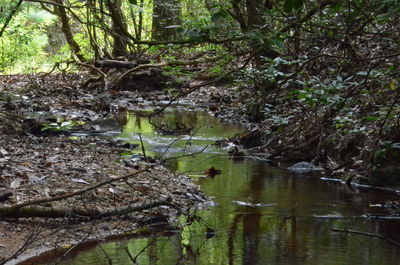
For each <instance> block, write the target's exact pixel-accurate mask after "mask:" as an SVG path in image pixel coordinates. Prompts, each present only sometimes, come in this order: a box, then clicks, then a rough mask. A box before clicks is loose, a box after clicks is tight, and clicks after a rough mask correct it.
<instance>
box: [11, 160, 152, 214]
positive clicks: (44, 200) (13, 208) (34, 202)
mask: <svg viewBox="0 0 400 265" xmlns="http://www.w3.org/2000/svg"><path fill="white" fill-rule="evenodd" d="M153 166H155V165H153ZM148 170H149V167H147V168H145V169H143V170H139V171H136V172H133V173H130V174H127V175H124V176H121V177H118V178H110V179H109V180H105V181H102V182H100V183H97V184H95V185H92V186H89V187H87V188H84V189H81V190H77V191H74V192H71V193H65V194H61V195H59V196H55V197H50V198H40V199H36V200H31V201H26V202H22V203H18V204H15V205H12V206H10V207H9V210H10V211H16V210H18V209H20V208H22V207H26V206H30V205H37V204H41V203H47V202H55V201H61V200H64V199H67V198H70V197H74V196H76V195H80V194H83V193H85V192H88V191H91V190H94V189H96V188H98V187H101V186H104V185H106V184H109V183H112V182H115V181H118V180H123V179H127V178H130V177H133V176H136V175H139V174H141V173H144V172H146V171H148Z"/></svg>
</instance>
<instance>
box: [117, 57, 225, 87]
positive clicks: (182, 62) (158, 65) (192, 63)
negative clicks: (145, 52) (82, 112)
mask: <svg viewBox="0 0 400 265" xmlns="http://www.w3.org/2000/svg"><path fill="white" fill-rule="evenodd" d="M218 59H220V57H211V58H199V59H195V60H189V61H179V60H176V61H169V62H164V63H157V64H141V65H138V66H136V67H134V68H132V69H130V70H128V71H126V72H125V73H123V74H121V75H120V76H119V77H118V78H117V79H116V80H115V82H114V84H113V86H114V87H118V85H119V84H120V83H121V82H122V80H124V79H125V78H126V77H128V75H130V74H131V73H134V72H137V71H139V70H142V69H149V68H161V67H164V66H177V65H194V64H201V63H206V62H213V61H217V60H218Z"/></svg>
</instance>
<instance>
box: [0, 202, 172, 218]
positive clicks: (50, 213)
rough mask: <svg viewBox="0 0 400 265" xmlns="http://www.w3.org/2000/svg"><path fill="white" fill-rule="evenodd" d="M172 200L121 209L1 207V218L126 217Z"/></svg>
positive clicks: (35, 206) (168, 204)
mask: <svg viewBox="0 0 400 265" xmlns="http://www.w3.org/2000/svg"><path fill="white" fill-rule="evenodd" d="M170 201H171V198H167V199H166V200H158V201H153V202H150V203H140V204H135V205H127V206H123V207H119V208H105V209H88V208H84V207H72V208H70V207H62V206H53V207H44V206H38V205H32V206H24V207H19V208H15V207H13V206H0V216H1V217H2V218H29V217H42V218H65V217H69V218H90V219H93V218H104V217H110V216H119V215H126V214H129V213H132V212H138V211H143V210H148V209H151V208H155V207H158V206H161V205H166V206H171V203H170Z"/></svg>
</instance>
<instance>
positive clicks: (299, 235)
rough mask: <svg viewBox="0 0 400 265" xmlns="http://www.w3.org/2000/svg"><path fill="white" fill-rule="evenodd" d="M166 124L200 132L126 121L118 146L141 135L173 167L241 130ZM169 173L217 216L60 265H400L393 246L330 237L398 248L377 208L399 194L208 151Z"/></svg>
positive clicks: (204, 120) (399, 251)
mask: <svg viewBox="0 0 400 265" xmlns="http://www.w3.org/2000/svg"><path fill="white" fill-rule="evenodd" d="M162 120H164V122H165V123H166V124H167V125H175V124H176V122H179V123H180V122H182V123H185V124H191V125H193V126H194V127H195V128H197V129H198V130H197V132H196V134H194V135H193V136H186V137H184V138H183V139H180V138H179V137H177V136H163V135H160V134H157V132H156V130H155V129H154V127H153V126H152V125H151V124H149V123H148V121H147V119H146V118H144V117H140V115H139V116H136V115H131V116H130V119H129V120H128V123H127V124H126V125H125V127H124V132H123V133H122V134H121V135H120V136H119V138H121V139H123V140H128V141H132V142H138V133H139V132H140V133H142V137H143V141H144V143H145V149H146V153H147V154H148V155H153V154H157V155H160V156H161V155H163V156H164V157H172V156H179V155H181V154H182V152H183V151H185V152H186V153H195V152H198V151H200V150H202V149H203V148H204V146H206V145H208V144H211V143H212V142H213V141H215V140H216V139H218V138H222V137H226V136H231V135H233V134H234V133H237V132H240V131H241V130H242V129H241V128H240V127H237V126H233V125H221V124H219V122H218V121H217V120H216V119H215V118H213V117H211V116H209V115H208V114H207V113H203V112H186V113H185V112H180V113H168V114H165V116H164V117H163V118H162ZM163 126H164V127H165V126H166V125H163ZM171 143H172V144H171ZM169 163H170V166H171V167H172V168H174V169H177V170H179V171H181V172H184V173H185V174H187V175H190V176H191V177H192V178H193V179H194V181H195V182H197V183H198V184H199V185H201V189H202V190H203V191H204V192H205V193H206V194H208V195H209V196H211V197H212V198H213V200H214V202H215V205H214V206H212V207H210V208H209V209H208V210H206V211H200V212H198V213H197V214H199V215H200V217H201V219H199V220H196V221H193V220H192V221H193V222H191V225H187V226H185V227H184V229H183V231H182V232H178V233H172V234H171V235H169V236H158V237H142V238H133V239H125V240H120V241H118V240H117V241H112V242H106V243H102V244H101V246H97V247H94V248H91V249H90V250H86V251H82V252H80V253H78V254H77V255H75V256H74V258H72V259H69V260H65V261H64V262H62V263H61V264H134V263H133V261H132V259H134V260H135V261H136V262H137V263H136V264H141V265H144V264H160V265H170V264H171V265H172V264H201V265H205V264H218V265H225V264H248V265H255V264H279V265H280V264H290V265H293V264H310V265H315V264H319V265H325V264H326V265H337V264H340V265H342V264H351V265H355V264H365V265H367V264H368V265H371V264H382V265H391V264H393V265H395V264H396V265H398V264H400V247H399V246H396V245H394V244H392V243H390V242H387V241H385V240H382V239H379V238H376V237H370V236H367V235H366V234H355V233H347V232H337V231H333V230H332V229H341V230H346V229H350V230H354V231H361V232H364V233H371V234H376V235H380V236H382V237H384V238H391V239H393V240H397V241H399V242H400V220H399V219H396V218H392V217H390V216H386V217H385V218H376V216H377V215H381V214H382V210H381V208H380V207H378V206H377V205H379V204H380V203H382V202H383V201H386V200H394V199H399V198H398V195H396V194H395V193H391V192H387V191H382V190H372V189H363V188H360V187H358V188H357V187H353V188H350V187H347V186H346V185H343V184H342V183H339V182H332V181H327V180H321V179H319V178H318V177H315V176H314V177H311V176H307V175H293V174H292V173H290V172H288V171H286V170H284V169H279V168H276V167H272V166H271V165H269V164H268V163H267V162H266V161H260V160H257V159H252V158H246V159H243V160H232V159H231V158H230V157H228V156H227V155H226V150H223V149H220V148H217V147H213V146H210V147H208V148H207V149H206V150H205V151H204V152H202V153H200V154H198V155H196V156H195V157H182V158H179V159H175V160H174V159H172V160H170V162H169ZM211 166H214V167H215V168H217V169H220V170H221V171H222V174H220V175H217V176H215V177H214V178H209V177H206V176H205V174H204V171H206V170H207V169H208V168H210V167H211ZM181 221H182V224H184V223H185V222H189V221H190V220H187V219H186V218H184V217H182V220H181ZM214 231H215V232H214ZM127 250H128V251H129V253H130V255H131V257H129V255H128V254H127ZM110 261H111V263H110Z"/></svg>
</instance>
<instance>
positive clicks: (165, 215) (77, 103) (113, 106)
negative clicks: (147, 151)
mask: <svg viewBox="0 0 400 265" xmlns="http://www.w3.org/2000/svg"><path fill="white" fill-rule="evenodd" d="M83 80H84V75H79V74H56V75H50V76H47V77H42V78H41V77H38V76H22V75H21V76H1V77H0V111H1V112H0V119H1V121H2V122H1V124H0V131H1V133H2V134H1V137H0V146H1V148H0V161H1V163H0V164H1V176H0V178H1V182H2V185H1V186H2V187H1V194H0V195H4V194H10V193H11V194H12V195H11V196H9V197H8V196H6V197H7V198H4V200H3V201H2V202H1V204H2V206H13V205H16V204H19V203H23V202H26V201H32V200H37V199H39V198H47V199H50V200H51V198H54V197H57V196H60V195H63V194H72V193H73V192H74V191H76V190H83V189H85V188H87V187H91V186H93V185H96V184H97V183H101V182H106V181H109V180H111V181H112V180H113V179H116V178H118V177H120V176H124V175H129V174H132V173H135V172H141V173H140V174H138V175H134V174H133V176H132V177H128V178H124V179H120V180H118V181H112V182H110V183H108V184H105V185H103V186H100V187H97V188H94V189H92V190H90V191H88V192H84V193H82V194H79V195H78V196H72V197H68V198H66V199H64V200H59V201H53V202H49V203H44V204H41V205H42V206H45V207H49V208H51V207H64V208H65V207H66V208H67V209H68V208H69V209H73V208H81V209H98V210H101V209H112V208H116V209H117V208H121V207H124V206H127V205H146V204H149V203H152V202H154V201H158V200H168V203H170V205H171V207H170V206H168V205H164V206H160V207H150V208H148V209H144V210H142V211H139V212H134V213H131V214H123V215H122V216H111V217H107V218H101V219H98V218H84V217H82V216H78V215H68V216H66V217H65V218H59V219H51V218H50V219H49V218H44V219H41V218H22V219H19V220H12V219H6V218H2V220H1V222H0V228H1V229H3V231H5V232H4V235H3V237H2V238H1V240H0V257H1V260H0V261H2V262H4V261H6V260H8V259H10V258H12V257H13V255H14V254H15V257H17V256H20V255H21V254H27V253H36V252H35V251H37V250H39V249H43V248H46V249H50V248H58V247H62V246H66V247H68V246H69V245H70V244H74V243H79V242H81V241H84V240H86V239H90V238H102V237H104V236H105V235H111V234H121V233H124V232H130V231H132V230H133V229H136V228H137V227H139V226H146V225H148V224H151V223H152V222H153V221H152V220H161V219H162V220H166V221H168V222H172V221H173V220H175V219H176V218H177V216H179V215H180V214H182V213H183V214H188V212H189V211H190V210H191V209H193V208H197V207H201V205H203V204H207V203H208V198H207V197H206V196H205V195H204V194H203V193H202V192H201V191H200V190H199V187H198V186H197V185H194V184H193V183H192V181H191V180H190V179H189V178H188V177H186V176H183V175H180V174H176V173H174V172H171V171H170V170H168V169H166V168H165V167H163V166H162V164H159V163H158V161H156V160H152V158H150V157H146V159H145V158H144V157H143V156H140V155H139V156H137V155H133V153H132V155H127V153H129V152H132V149H133V148H136V146H132V145H129V144H126V143H124V142H119V141H115V140H110V139H108V138H107V137H104V133H106V135H107V133H111V134H115V133H118V132H119V131H118V130H117V131H110V128H115V125H117V128H121V126H122V125H123V123H124V122H126V112H125V111H126V110H127V109H145V108H146V107H148V106H149V104H151V103H152V102H153V103H154V102H156V101H157V102H159V101H160V100H161V99H162V100H167V99H168V95H165V94H164V93H140V92H138V91H94V90H93V91H89V90H85V89H82V88H81V87H80V84H81V83H82V82H83ZM99 119H101V120H104V119H109V120H111V123H113V124H112V125H110V124H108V123H107V124H105V123H104V122H103V123H99V122H96V121H97V120H99ZM52 124H53V125H52ZM80 124H86V125H87V126H88V128H90V130H91V132H98V133H99V134H87V135H86V136H85V135H79V137H78V136H72V137H71V134H70V131H71V128H73V127H75V126H77V125H80ZM50 125H51V126H50ZM108 125H110V126H109V127H107V126H108ZM46 126H47V127H46ZM82 126H85V125H82ZM102 134H103V135H102ZM123 154H125V155H123ZM142 171H143V172H142ZM36 254H37V253H36Z"/></svg>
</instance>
